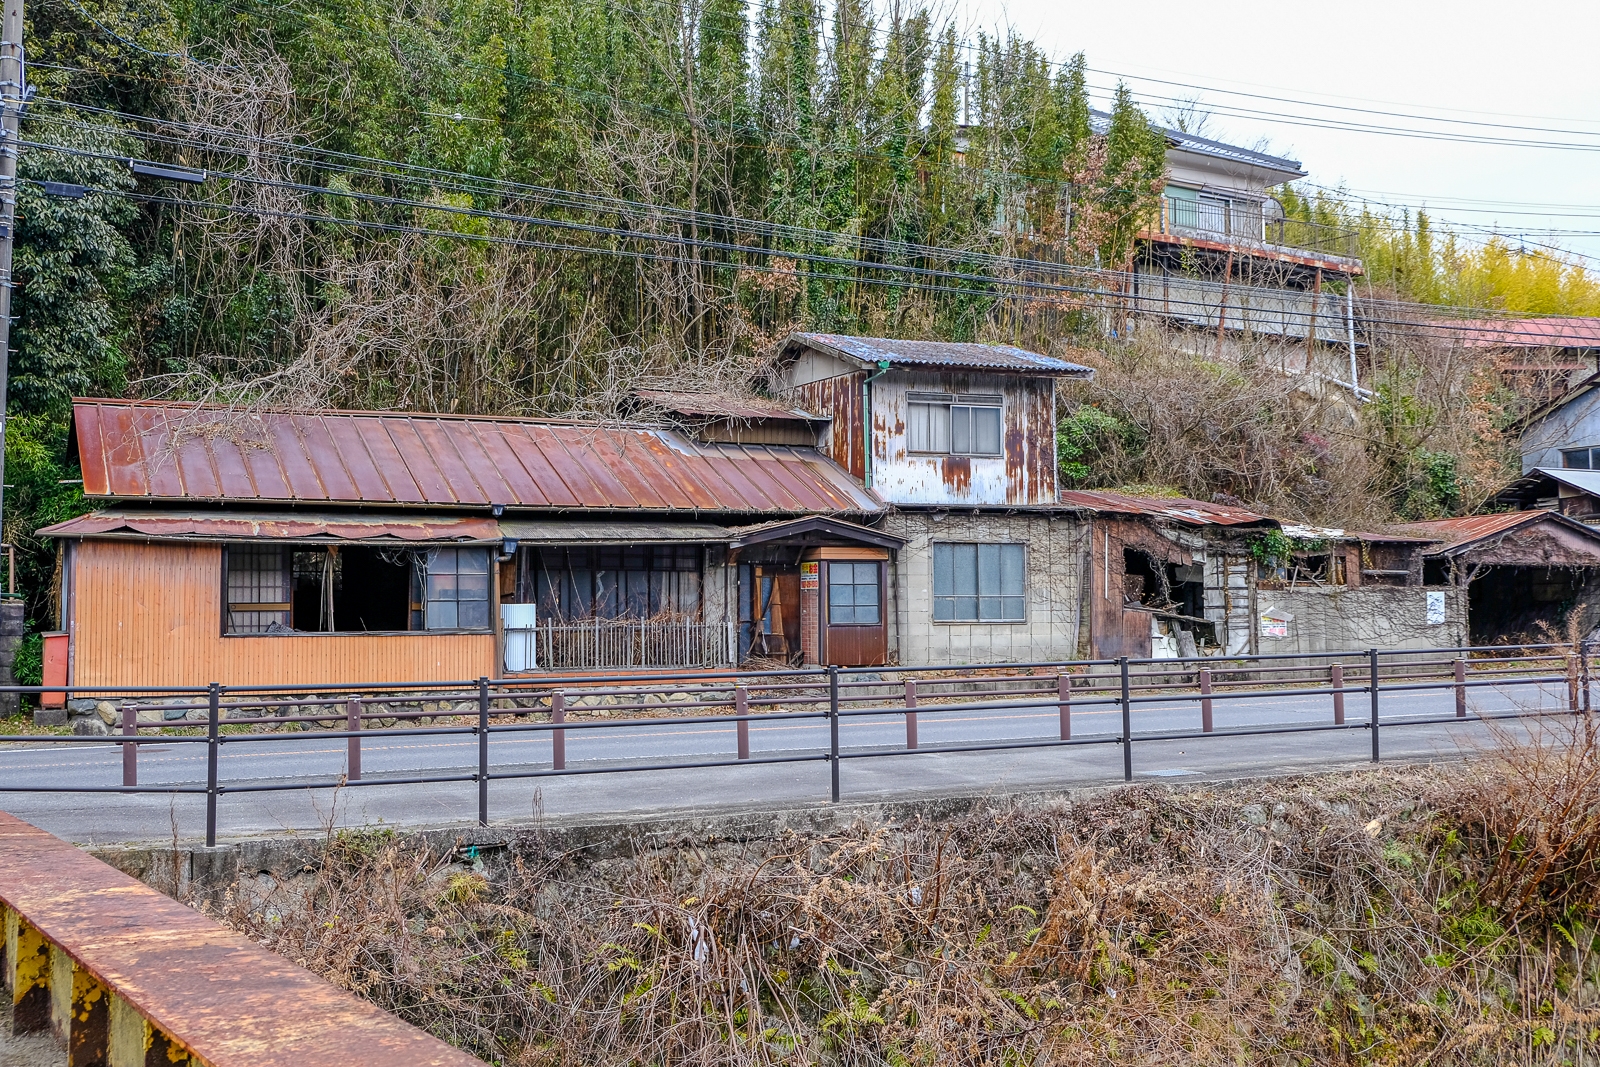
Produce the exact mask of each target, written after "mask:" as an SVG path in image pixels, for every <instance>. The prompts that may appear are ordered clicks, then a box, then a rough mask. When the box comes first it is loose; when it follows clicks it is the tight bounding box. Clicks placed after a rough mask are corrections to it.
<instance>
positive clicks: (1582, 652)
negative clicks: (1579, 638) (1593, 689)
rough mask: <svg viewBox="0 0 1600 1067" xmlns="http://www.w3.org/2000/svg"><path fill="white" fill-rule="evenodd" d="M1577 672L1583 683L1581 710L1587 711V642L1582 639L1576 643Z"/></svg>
mask: <svg viewBox="0 0 1600 1067" xmlns="http://www.w3.org/2000/svg"><path fill="white" fill-rule="evenodd" d="M1578 673H1579V675H1580V680H1581V681H1582V684H1583V711H1584V714H1585V715H1587V714H1588V713H1589V705H1590V699H1589V682H1590V678H1589V642H1587V641H1584V642H1582V643H1581V644H1579V645H1578Z"/></svg>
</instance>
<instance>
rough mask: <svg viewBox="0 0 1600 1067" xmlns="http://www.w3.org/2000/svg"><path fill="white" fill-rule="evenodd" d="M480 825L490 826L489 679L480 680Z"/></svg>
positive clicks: (480, 678)
mask: <svg viewBox="0 0 1600 1067" xmlns="http://www.w3.org/2000/svg"><path fill="white" fill-rule="evenodd" d="M478 825H479V826H488V825H489V679H487V678H484V677H482V676H479V678H478Z"/></svg>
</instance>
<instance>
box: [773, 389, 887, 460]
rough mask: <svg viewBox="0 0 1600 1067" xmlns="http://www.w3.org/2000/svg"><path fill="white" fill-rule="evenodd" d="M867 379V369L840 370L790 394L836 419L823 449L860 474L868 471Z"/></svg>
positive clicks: (818, 411)
mask: <svg viewBox="0 0 1600 1067" xmlns="http://www.w3.org/2000/svg"><path fill="white" fill-rule="evenodd" d="M866 380H867V376H866V373H865V372H864V371H863V372H858V373H853V374H841V375H839V376H837V377H834V378H823V379H822V380H820V381H815V382H808V383H806V384H805V385H801V386H797V387H796V388H795V389H794V390H793V391H792V392H791V393H790V394H789V395H790V397H791V398H792V399H793V400H794V401H795V403H796V404H798V405H799V406H800V407H803V408H805V409H806V410H807V411H815V412H817V413H819V414H822V415H827V416H829V417H830V418H832V419H833V423H832V424H831V425H830V426H829V428H828V431H827V434H826V438H825V440H824V442H823V445H822V451H823V453H824V454H825V455H827V456H828V457H829V458H831V459H832V460H833V461H834V462H835V463H837V464H839V466H841V467H843V468H844V469H845V470H847V471H849V472H850V473H851V474H853V475H855V476H856V477H857V478H865V477H866V475H867V468H866V453H865V452H864V451H863V445H862V437H863V428H862V422H861V416H862V410H861V406H862V405H861V399H862V398H861V383H862V382H864V381H866ZM874 421H876V420H874Z"/></svg>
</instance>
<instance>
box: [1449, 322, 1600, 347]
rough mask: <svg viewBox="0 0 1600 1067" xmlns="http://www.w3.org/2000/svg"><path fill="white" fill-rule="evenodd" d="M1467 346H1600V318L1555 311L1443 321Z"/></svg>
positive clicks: (1463, 344)
mask: <svg viewBox="0 0 1600 1067" xmlns="http://www.w3.org/2000/svg"><path fill="white" fill-rule="evenodd" d="M1440 325H1441V326H1445V327H1447V328H1448V329H1449V330H1450V331H1451V332H1452V333H1454V334H1455V336H1456V337H1457V338H1459V339H1460V341H1461V344H1462V347H1464V348H1600V318H1583V317H1580V316H1576V315H1552V316H1548V317H1545V318H1531V319H1461V320H1456V321H1451V322H1442V323H1440Z"/></svg>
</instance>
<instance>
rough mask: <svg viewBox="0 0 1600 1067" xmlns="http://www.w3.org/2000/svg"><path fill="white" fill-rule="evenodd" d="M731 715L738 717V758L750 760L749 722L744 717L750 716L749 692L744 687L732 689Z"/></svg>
mask: <svg viewBox="0 0 1600 1067" xmlns="http://www.w3.org/2000/svg"><path fill="white" fill-rule="evenodd" d="M733 713H734V714H735V715H737V716H739V758H740V759H749V758H750V720H749V719H746V718H744V716H746V715H748V714H750V692H749V690H747V689H745V687H744V686H742V685H738V686H734V688H733Z"/></svg>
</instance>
